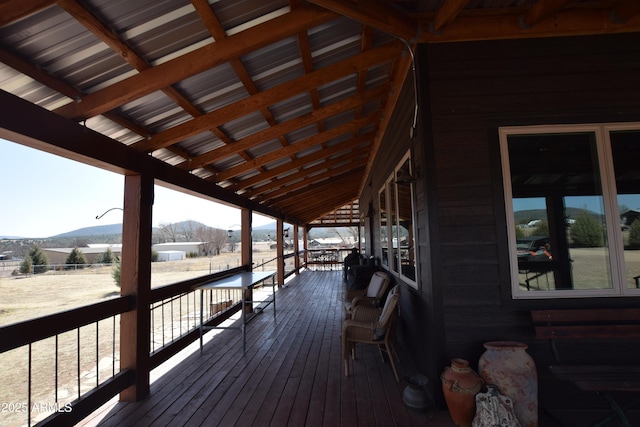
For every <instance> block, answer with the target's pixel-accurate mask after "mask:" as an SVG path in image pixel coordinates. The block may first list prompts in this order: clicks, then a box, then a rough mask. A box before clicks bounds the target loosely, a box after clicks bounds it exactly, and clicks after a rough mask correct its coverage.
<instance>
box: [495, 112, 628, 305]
mask: <svg viewBox="0 0 640 427" xmlns="http://www.w3.org/2000/svg"><path fill="white" fill-rule="evenodd" d="M634 130H636V131H640V123H638V122H633V123H591V124H566V125H531V126H504V127H499V128H498V135H499V144H500V158H501V163H502V177H503V190H504V203H505V213H506V223H507V238H508V248H509V266H510V275H509V277H510V281H511V283H510V290H511V298H512V299H551V298H589V297H628V296H640V289H636V288H629V287H627V284H626V283H625V269H626V267H625V258H624V242H623V237H622V232H621V231H620V220H619V218H620V212H619V206H618V193H617V189H616V180H615V170H614V163H613V155H612V150H611V137H610V135H611V132H615V131H634ZM576 132H580V133H593V134H594V137H595V142H596V155H597V159H596V160H597V162H596V164H597V166H598V172H599V174H600V176H599V178H600V185H601V187H602V199H603V207H604V217H605V225H606V241H607V245H608V264H609V268H610V272H611V283H612V287H611V288H604V289H567V290H536V291H528V290H522V289H521V288H520V280H519V277H518V259H517V248H516V231H515V230H516V224H515V217H514V210H513V192H512V186H511V165H510V162H509V147H508V137H509V136H515V135H518V136H520V135H535V134H563V133H576Z"/></svg>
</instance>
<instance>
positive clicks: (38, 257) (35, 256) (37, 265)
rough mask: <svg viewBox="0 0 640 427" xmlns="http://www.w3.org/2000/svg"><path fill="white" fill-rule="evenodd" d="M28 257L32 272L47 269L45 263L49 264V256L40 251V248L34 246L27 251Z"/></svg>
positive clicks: (42, 271)
mask: <svg viewBox="0 0 640 427" xmlns="http://www.w3.org/2000/svg"><path fill="white" fill-rule="evenodd" d="M29 257H30V258H31V262H32V263H33V266H34V267H33V272H34V273H36V274H37V273H44V272H46V271H47V265H49V258H47V256H46V255H45V254H44V252H42V250H41V249H40V248H39V247H38V246H36V247H34V248H33V249H31V250H30V251H29Z"/></svg>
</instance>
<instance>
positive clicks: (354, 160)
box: [243, 146, 368, 202]
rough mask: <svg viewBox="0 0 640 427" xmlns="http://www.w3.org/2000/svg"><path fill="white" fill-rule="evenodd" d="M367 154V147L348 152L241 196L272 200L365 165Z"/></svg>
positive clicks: (262, 200) (263, 200)
mask: <svg viewBox="0 0 640 427" xmlns="http://www.w3.org/2000/svg"><path fill="white" fill-rule="evenodd" d="M367 153H368V146H365V147H362V148H360V149H358V150H355V151H352V152H349V153H348V154H346V155H344V156H340V157H338V158H336V159H331V160H330V161H327V162H323V163H320V164H317V165H315V166H311V167H309V168H306V169H301V170H299V171H298V172H296V173H293V174H290V175H287V176H285V177H284V178H282V179H278V180H274V181H272V182H271V183H269V184H265V185H262V186H260V187H258V188H256V189H254V190H250V191H248V192H246V193H244V194H243V196H247V197H250V198H254V197H258V196H262V195H263V196H262V197H260V201H261V202H265V201H266V200H270V199H274V198H276V197H278V196H280V195H282V194H285V193H288V192H291V191H293V190H296V189H298V188H300V187H303V186H308V185H311V184H313V183H314V182H315V181H318V180H321V179H325V178H329V177H331V176H333V175H338V174H341V173H343V172H345V171H347V170H351V169H356V168H359V167H361V166H364V165H365V164H366V154H367ZM358 156H359V158H358ZM345 162H347V163H346V164H343V165H341V166H338V167H335V165H336V164H338V163H345Z"/></svg>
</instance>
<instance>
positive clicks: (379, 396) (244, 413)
mask: <svg viewBox="0 0 640 427" xmlns="http://www.w3.org/2000/svg"><path fill="white" fill-rule="evenodd" d="M342 290H343V284H342V278H341V271H304V272H303V273H302V274H301V275H299V276H297V277H295V278H293V279H292V280H291V281H289V282H288V283H287V286H286V287H284V288H282V289H280V290H279V291H278V293H277V319H276V320H275V321H274V319H273V311H272V310H273V307H272V306H269V307H267V308H266V309H265V310H264V312H262V313H261V314H259V315H258V316H256V317H255V318H254V320H253V321H252V322H251V323H250V324H249V325H248V328H247V352H246V354H245V355H243V354H242V339H241V335H240V333H239V332H238V331H237V330H225V331H220V332H218V333H217V335H216V336H215V337H214V338H213V339H211V340H209V341H208V342H206V343H205V345H204V352H203V354H200V352H199V351H198V345H197V343H195V344H194V345H192V346H190V348H189V349H188V350H190V352H189V353H188V354H185V353H187V352H183V353H182V354H180V355H178V356H176V357H179V358H181V360H180V363H177V364H176V365H175V366H174V367H173V368H171V369H169V370H167V371H166V373H165V374H164V375H163V376H162V377H160V378H159V379H157V380H156V381H154V382H153V383H152V385H151V395H150V397H149V398H147V399H146V400H144V401H142V402H137V403H125V402H122V403H120V402H115V401H114V402H112V403H110V404H107V405H105V406H104V407H103V408H102V409H100V410H99V411H97V412H95V413H94V414H93V415H92V416H90V417H88V418H87V419H85V420H84V421H83V423H81V425H84V426H95V425H100V426H114V427H116V426H151V425H153V426H168V425H171V426H182V425H189V426H196V425H206V426H234V425H235V426H242V427H245V426H296V427H298V426H332V427H333V426H385V427H387V426H418V425H421V426H422V425H429V426H432V427H450V426H454V424H453V423H452V422H451V420H450V418H449V415H448V413H447V412H437V411H434V410H427V411H415V410H413V409H410V408H407V407H406V406H405V405H404V403H403V402H402V391H403V389H404V387H405V384H404V383H403V382H400V383H397V382H396V381H395V379H394V376H393V372H392V370H391V367H390V365H389V364H388V363H384V362H383V360H382V358H381V357H380V354H379V352H378V351H377V350H376V349H373V348H367V347H362V348H361V349H360V350H359V353H358V357H359V358H358V360H356V361H355V363H354V364H353V365H352V372H351V376H350V377H345V376H344V368H343V360H342V355H341V343H340V333H341V324H342V319H343V311H342V304H341V295H342ZM211 334H212V332H210V333H209V334H208V335H211ZM368 347H370V346H368ZM174 359H175V358H174ZM167 363H170V362H167ZM160 369H161V368H158V370H160ZM154 373H155V372H154Z"/></svg>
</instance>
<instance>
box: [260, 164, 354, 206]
mask: <svg viewBox="0 0 640 427" xmlns="http://www.w3.org/2000/svg"><path fill="white" fill-rule="evenodd" d="M365 164H366V160H363V159H359V160H356V161H353V162H351V163H347V164H345V165H342V166H338V167H336V168H332V169H328V170H326V171H325V172H323V173H319V174H317V175H313V176H308V177H306V178H305V179H303V180H300V181H298V182H296V183H294V184H290V185H287V186H283V187H280V188H279V189H278V190H274V191H271V192H269V193H268V194H266V195H265V197H262V198H261V201H262V202H263V203H266V204H267V205H271V204H278V202H279V201H281V200H283V199H285V198H286V199H288V198H289V197H291V193H292V192H294V191H297V190H302V189H305V188H307V187H310V186H311V185H314V184H317V183H320V182H322V181H325V180H327V179H332V178H335V176H337V175H341V174H343V173H346V172H351V173H353V174H354V175H355V174H357V173H358V172H359V171H364V166H365Z"/></svg>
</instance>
